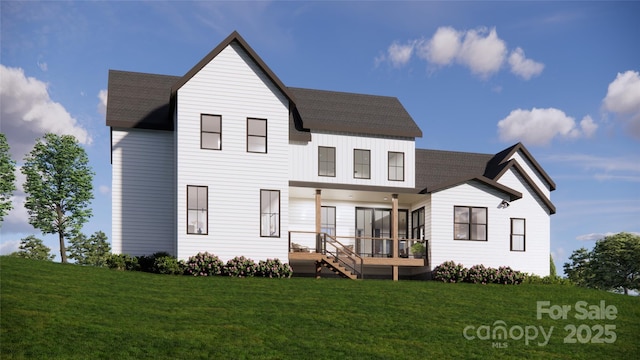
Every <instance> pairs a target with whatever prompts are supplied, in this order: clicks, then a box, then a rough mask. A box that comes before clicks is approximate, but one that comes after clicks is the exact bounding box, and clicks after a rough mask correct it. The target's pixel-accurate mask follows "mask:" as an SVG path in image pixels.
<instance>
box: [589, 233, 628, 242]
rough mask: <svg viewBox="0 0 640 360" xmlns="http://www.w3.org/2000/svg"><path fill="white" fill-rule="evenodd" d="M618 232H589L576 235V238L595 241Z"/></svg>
mask: <svg viewBox="0 0 640 360" xmlns="http://www.w3.org/2000/svg"><path fill="white" fill-rule="evenodd" d="M618 233H619V232H606V233H590V234H584V235H580V236H577V237H576V240H579V241H597V240H600V239H604V238H605V237H607V236H611V235H615V234H618ZM631 234H633V235H640V233H637V232H631Z"/></svg>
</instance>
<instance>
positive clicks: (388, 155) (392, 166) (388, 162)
mask: <svg viewBox="0 0 640 360" xmlns="http://www.w3.org/2000/svg"><path fill="white" fill-rule="evenodd" d="M391 154H400V155H402V165H401V166H398V165H396V164H394V165H391ZM404 164H405V157H404V153H403V152H400V151H389V152H387V179H388V180H389V181H404ZM392 169H394V170H395V171H394V172H393V173H394V174H395V175H397V174H398V172H397V170H398V169H402V178H401V179H392V178H391V174H392V171H391V170H392Z"/></svg>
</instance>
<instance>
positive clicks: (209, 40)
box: [0, 1, 640, 272]
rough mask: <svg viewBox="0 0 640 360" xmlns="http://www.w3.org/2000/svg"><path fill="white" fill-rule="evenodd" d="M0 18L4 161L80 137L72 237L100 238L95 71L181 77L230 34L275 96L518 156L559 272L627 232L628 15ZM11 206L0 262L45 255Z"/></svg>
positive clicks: (247, 10)
mask: <svg viewBox="0 0 640 360" xmlns="http://www.w3.org/2000/svg"><path fill="white" fill-rule="evenodd" d="M0 7H1V8H0V10H1V11H0V14H1V54H0V55H1V56H0V63H1V67H0V70H1V71H2V73H1V76H0V79H1V81H2V82H1V85H2V86H1V87H0V89H1V91H0V93H1V99H0V100H1V106H0V108H1V111H2V112H1V124H0V126H1V131H2V132H3V133H5V134H6V135H7V137H8V139H9V144H10V146H11V147H12V155H13V156H14V158H15V159H16V160H17V161H18V163H19V164H20V163H21V162H22V158H23V157H24V154H25V153H26V152H27V151H29V150H30V149H31V147H32V146H33V143H34V141H35V139H36V138H37V137H40V136H42V135H43V134H44V133H45V132H56V133H69V134H73V135H75V136H76V137H78V139H79V140H80V142H81V143H82V144H83V146H84V147H85V149H86V150H87V153H88V155H89V157H90V161H91V166H92V167H93V170H94V171H95V173H96V176H95V179H94V188H95V199H94V201H93V203H92V207H93V209H94V216H93V218H92V219H91V220H90V222H89V223H88V224H86V226H85V229H84V232H85V233H87V234H91V233H93V232H95V231H98V230H102V231H104V232H105V233H107V235H108V236H110V234H111V210H110V209H111V195H110V186H111V166H110V163H109V161H110V154H109V129H108V128H107V127H106V126H105V121H104V101H106V96H105V95H106V92H105V91H106V89H107V76H108V70H109V69H117V70H127V71H139V72H148V73H157V74H166V75H183V74H184V73H186V72H187V71H188V70H189V69H190V68H191V67H192V66H193V65H195V64H196V63H197V62H198V61H199V60H200V59H201V58H202V57H203V56H204V55H206V54H207V53H208V52H209V51H210V50H211V49H213V48H214V47H215V46H216V45H217V44H218V43H219V42H220V41H222V40H223V39H224V38H225V37H226V36H227V35H229V34H230V33H231V32H232V31H233V30H237V31H238V32H239V33H240V34H241V35H242V36H243V37H244V38H245V40H247V42H248V43H249V44H250V45H251V46H252V47H253V48H254V50H255V51H256V52H257V53H258V54H259V55H260V56H261V57H262V59H263V60H264V61H265V62H266V63H267V65H268V66H269V67H270V68H271V69H272V70H273V71H274V72H275V73H276V74H277V75H278V77H279V78H280V79H281V80H282V81H283V82H284V83H285V84H286V85H288V86H294V87H306V88H314V89H326V90H335V91H346V92H358V93H367V94H377V95H389V96H395V97H398V98H399V99H400V101H401V102H402V104H403V105H404V106H405V108H406V109H407V111H408V112H409V113H410V114H411V115H412V117H413V118H414V120H415V121H416V122H417V123H418V125H419V126H420V127H421V128H422V130H423V133H424V136H423V138H421V139H417V147H419V148H427V149H443V150H456V151H469V152H480V153H496V152H498V151H500V150H502V149H504V148H506V147H508V146H510V145H513V144H514V143H516V142H518V141H522V142H523V143H524V144H525V146H527V148H528V149H529V151H530V152H531V153H532V154H533V156H534V157H535V158H536V159H537V160H538V162H539V163H540V164H541V165H542V166H543V167H544V169H545V170H546V171H547V173H548V174H549V175H550V176H551V177H552V178H553V179H554V181H555V182H556V184H557V190H556V191H554V192H553V193H552V201H553V202H554V204H555V205H556V207H557V214H555V215H553V216H552V221H551V249H552V253H553V255H554V258H555V260H556V264H557V265H558V268H559V271H560V272H561V271H562V270H561V269H562V264H563V263H564V262H566V261H567V258H568V256H569V255H570V254H571V252H572V251H573V250H575V249H577V248H579V247H582V246H585V247H587V248H592V247H593V244H594V241H595V240H596V239H598V238H601V237H602V236H603V235H605V234H609V233H616V232H620V231H628V232H638V233H640V73H639V72H640V47H638V45H637V44H638V38H639V36H640V22H638V21H637V18H638V16H640V3H637V2H621V3H614V2H473V3H472V2H452V3H451V2H446V3H445V2H277V1H276V2H266V1H265V2H42V3H39V2H9V1H2V2H1V3H0ZM18 180H19V182H20V183H22V182H23V181H24V177H23V176H22V175H21V174H18ZM14 195H15V196H14V205H15V209H14V210H13V211H12V212H11V213H10V214H9V215H8V216H7V217H5V219H4V222H3V224H2V228H1V232H2V233H1V235H2V239H1V241H2V243H1V245H0V252H1V253H3V254H5V253H9V252H12V251H15V250H16V249H17V246H18V242H19V240H20V239H21V238H23V237H25V236H27V235H29V234H36V235H37V236H39V237H41V238H42V239H44V240H45V244H47V245H48V246H49V247H51V248H52V250H53V252H54V253H56V254H57V253H58V251H59V250H58V245H57V239H56V237H55V236H51V235H47V236H44V235H42V234H40V232H39V231H38V230H36V229H33V228H32V227H31V226H30V225H29V224H28V222H27V214H26V211H25V210H24V208H23V206H22V202H23V201H24V193H23V192H22V191H21V189H19V190H18V191H17V192H16V193H15V194H14ZM468 265H472V264H468Z"/></svg>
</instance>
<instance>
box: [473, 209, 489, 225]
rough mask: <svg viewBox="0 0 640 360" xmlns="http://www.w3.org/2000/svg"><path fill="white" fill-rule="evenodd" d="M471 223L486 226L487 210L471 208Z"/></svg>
mask: <svg viewBox="0 0 640 360" xmlns="http://www.w3.org/2000/svg"><path fill="white" fill-rule="evenodd" d="M471 222H472V223H474V224H486V223H487V209H483V208H471Z"/></svg>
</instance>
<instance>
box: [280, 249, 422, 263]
mask: <svg viewBox="0 0 640 360" xmlns="http://www.w3.org/2000/svg"><path fill="white" fill-rule="evenodd" d="M322 256H323V255H322V254H320V253H315V252H290V253H289V261H320V260H321V259H322ZM362 264H363V265H370V266H425V259H413V258H389V257H363V258H362Z"/></svg>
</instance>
